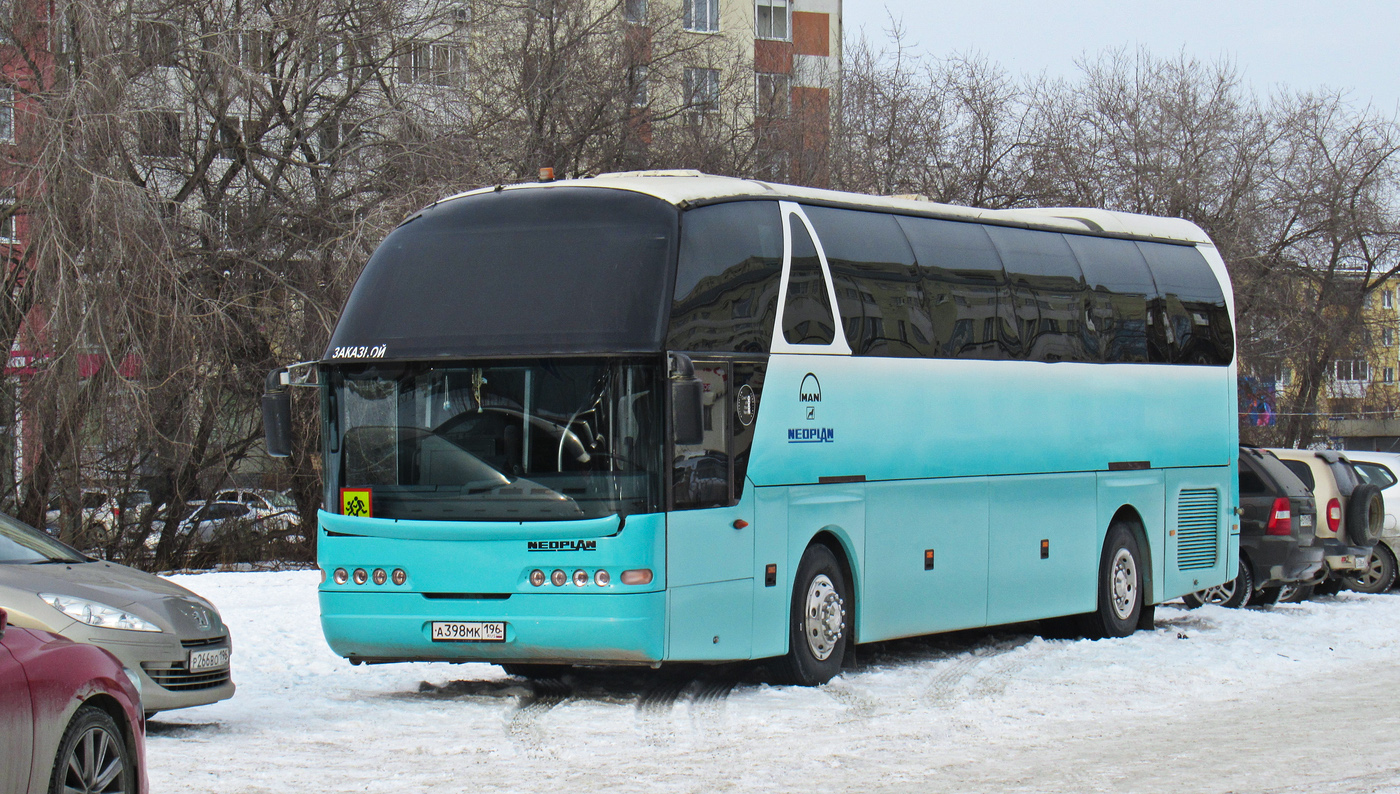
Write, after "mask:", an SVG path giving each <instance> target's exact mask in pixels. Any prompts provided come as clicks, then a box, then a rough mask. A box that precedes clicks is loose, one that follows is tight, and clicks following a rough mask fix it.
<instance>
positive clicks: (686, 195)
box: [442, 171, 1210, 245]
mask: <svg viewBox="0 0 1400 794" xmlns="http://www.w3.org/2000/svg"><path fill="white" fill-rule="evenodd" d="M552 187H595V188H610V189H614V190H631V191H635V192H637V193H644V194H646V195H649V196H655V197H656V198H659V199H661V200H663V201H669V202H670V203H672V204H675V205H677V206H681V207H684V206H686V205H689V204H694V203H709V202H712V201H716V200H723V199H727V198H770V199H793V200H796V201H817V202H822V203H832V204H841V205H846V206H851V207H867V208H870V209H883V210H894V211H896V212H900V213H904V214H910V215H928V216H932V217H938V218H950V219H955V220H966V221H991V222H993V223H999V224H1003V225H1012V226H1034V227H1037V228H1042V229H1057V230H1060V231H1065V232H1081V233H1083V232H1089V233H1094V232H1108V233H1109V234H1125V235H1132V236H1135V237H1153V238H1157V239H1163V240H1177V241H1182V242H1190V243H1205V244H1208V245H1209V244H1210V238H1209V237H1207V236H1206V233H1205V232H1203V231H1201V229H1200V227H1198V226H1197V225H1196V224H1194V223H1191V222H1190V221H1187V220H1182V219H1181V218H1159V217H1157V216H1154V215H1134V214H1132V213H1128V212H1111V211H1109V210H1100V209H1089V208H1078V207H1075V208H1038V209H1015V210H989V209H976V208H973V207H959V206H956V205H953V204H938V203H935V202H932V201H926V200H923V199H921V198H918V197H890V196H867V195H862V194H860V193H843V192H840V191H837V190H821V189H818V188H810V187H798V186H796V185H780V184H774V183H771V182H760V181H758V180H755V179H737V178H735V177H728V176H713V175H711V174H702V173H700V172H699V171H628V172H624V173H616V174H601V175H599V176H596V177H591V178H587V179H564V180H559V181H555V182H523V183H520V184H515V185H501V186H498V187H489V188H481V189H480V190H472V191H467V192H465V193H459V194H457V195H455V196H449V197H447V198H444V199H442V201H448V200H451V199H454V198H459V197H461V196H469V195H476V194H480V193H488V192H491V191H493V190H519V189H522V188H552Z"/></svg>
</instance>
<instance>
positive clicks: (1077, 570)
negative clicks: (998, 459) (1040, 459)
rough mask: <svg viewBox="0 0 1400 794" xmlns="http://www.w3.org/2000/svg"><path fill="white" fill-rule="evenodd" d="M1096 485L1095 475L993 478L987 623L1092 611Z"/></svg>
mask: <svg viewBox="0 0 1400 794" xmlns="http://www.w3.org/2000/svg"><path fill="white" fill-rule="evenodd" d="M1097 482H1098V481H1097V478H1096V477H1095V475H1094V474H1093V473H1081V474H1037V475H1028V476H1024V477H993V478H991V491H992V492H991V515H990V527H991V528H990V531H989V532H988V540H989V543H988V559H989V561H990V574H989V578H990V580H991V581H990V585H991V586H990V587H989V588H988V590H989V591H990V592H989V593H988V597H987V622H988V623H989V624H993V625H995V624H998V623H1015V622H1017V621H1022V620H1036V619H1039V618H1047V617H1055V616H1059V615H1073V614H1078V613H1082V612H1092V611H1093V610H1094V609H1095V607H1096V604H1097V596H1096V590H1095V583H1096V581H1097V576H1098V567H1099V554H1100V551H1101V549H1100V546H1101V545H1102V540H1103V531H1102V530H1099V529H1096V525H1095V520H1096V515H1095V513H1096V512H1097V511H1096V505H1097V501H1098V500H1097V494H1096V491H1097ZM1046 541H1048V545H1046Z"/></svg>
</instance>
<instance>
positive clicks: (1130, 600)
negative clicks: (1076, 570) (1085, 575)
mask: <svg viewBox="0 0 1400 794" xmlns="http://www.w3.org/2000/svg"><path fill="white" fill-rule="evenodd" d="M1143 573H1144V571H1143V564H1142V551H1141V549H1140V548H1139V547H1138V542H1137V536H1136V535H1134V534H1133V531H1132V530H1131V529H1129V528H1128V525H1127V524H1125V523H1122V522H1118V523H1115V524H1113V525H1112V526H1110V527H1109V528H1108V536H1107V537H1106V538H1104V544H1103V556H1102V557H1100V558H1099V588H1098V600H1099V608H1098V610H1097V611H1095V612H1090V613H1089V614H1088V615H1085V616H1084V617H1085V624H1084V634H1085V635H1086V636H1089V637H1126V636H1128V635H1129V634H1132V633H1133V632H1134V631H1136V630H1137V627H1138V621H1139V618H1140V617H1141V615H1142V610H1143V603H1142V602H1143V597H1144V595H1145V594H1144V593H1143V591H1142V581H1143Z"/></svg>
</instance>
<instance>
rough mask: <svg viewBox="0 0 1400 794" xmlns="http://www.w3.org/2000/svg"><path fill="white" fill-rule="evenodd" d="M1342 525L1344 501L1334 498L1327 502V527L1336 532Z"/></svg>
mask: <svg viewBox="0 0 1400 794" xmlns="http://www.w3.org/2000/svg"><path fill="white" fill-rule="evenodd" d="M1341 526H1342V503H1341V501H1340V500H1337V499H1332V500H1330V501H1329V502H1327V528H1328V529H1330V530H1332V531H1333V532H1336V531H1337V530H1338V529H1340V528H1341Z"/></svg>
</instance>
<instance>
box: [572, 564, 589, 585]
mask: <svg viewBox="0 0 1400 794" xmlns="http://www.w3.org/2000/svg"><path fill="white" fill-rule="evenodd" d="M586 584H588V571H585V570H583V569H582V568H580V569H578V570H577V571H574V586H575V587H583V586H584V585H586Z"/></svg>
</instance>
